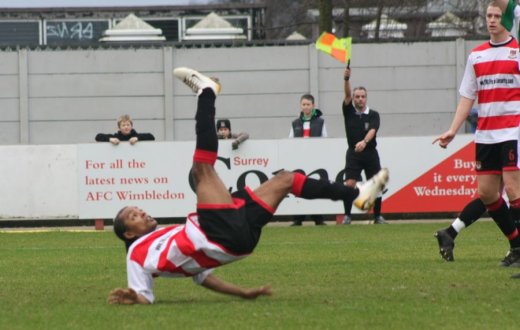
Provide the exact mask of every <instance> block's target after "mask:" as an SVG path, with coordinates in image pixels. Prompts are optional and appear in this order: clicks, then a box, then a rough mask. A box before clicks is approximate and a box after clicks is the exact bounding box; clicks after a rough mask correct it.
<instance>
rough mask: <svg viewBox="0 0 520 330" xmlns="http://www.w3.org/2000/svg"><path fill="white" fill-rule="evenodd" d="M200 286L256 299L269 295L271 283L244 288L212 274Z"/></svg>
mask: <svg viewBox="0 0 520 330" xmlns="http://www.w3.org/2000/svg"><path fill="white" fill-rule="evenodd" d="M202 286H203V287H205V288H208V289H210V290H213V291H215V292H218V293H223V294H228V295H231V296H237V297H240V298H244V299H256V298H257V297H259V296H270V295H271V294H272V291H271V285H264V286H261V287H259V288H251V289H246V288H241V287H239V286H236V285H234V284H231V283H228V282H225V281H223V280H221V279H219V278H218V277H216V276H214V275H212V274H210V275H208V277H206V279H205V280H204V282H202Z"/></svg>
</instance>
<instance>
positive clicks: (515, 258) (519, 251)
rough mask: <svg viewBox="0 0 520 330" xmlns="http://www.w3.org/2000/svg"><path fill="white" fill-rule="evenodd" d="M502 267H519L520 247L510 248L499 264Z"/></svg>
mask: <svg viewBox="0 0 520 330" xmlns="http://www.w3.org/2000/svg"><path fill="white" fill-rule="evenodd" d="M500 266H502V267H520V247H517V248H511V250H509V251H508V252H507V254H506V256H505V258H504V259H502V261H501V262H500Z"/></svg>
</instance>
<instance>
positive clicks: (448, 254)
mask: <svg viewBox="0 0 520 330" xmlns="http://www.w3.org/2000/svg"><path fill="white" fill-rule="evenodd" d="M433 236H435V237H436V238H437V242H438V243H439V253H440V254H441V257H442V259H444V260H446V261H454V260H455V259H454V258H453V249H454V248H455V240H454V239H453V238H452V237H451V236H450V234H448V231H447V230H446V229H441V230H437V231H436V232H435V234H433Z"/></svg>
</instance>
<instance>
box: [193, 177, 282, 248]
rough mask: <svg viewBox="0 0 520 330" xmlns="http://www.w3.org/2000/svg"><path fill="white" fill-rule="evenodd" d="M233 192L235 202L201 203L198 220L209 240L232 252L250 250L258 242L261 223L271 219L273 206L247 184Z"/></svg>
mask: <svg viewBox="0 0 520 330" xmlns="http://www.w3.org/2000/svg"><path fill="white" fill-rule="evenodd" d="M231 196H232V197H233V204H229V205H227V204H224V205H198V206H197V214H198V219H199V224H200V227H201V229H202V231H204V233H205V234H206V236H207V237H208V239H209V240H210V241H213V242H215V243H218V244H220V245H222V246H223V247H224V248H226V249H227V250H228V251H229V252H232V253H235V254H249V253H251V252H253V250H254V248H255V247H256V245H257V244H258V240H259V239H260V234H261V233H262V227H263V226H265V225H266V224H267V223H268V222H269V221H270V220H271V219H272V217H273V213H274V210H271V209H270V208H269V206H267V205H266V204H265V203H263V202H262V201H261V200H260V199H259V198H258V197H257V196H256V195H255V194H254V193H253V191H252V190H251V189H249V188H248V187H246V189H244V190H239V191H236V192H234V193H233V194H232V195H231Z"/></svg>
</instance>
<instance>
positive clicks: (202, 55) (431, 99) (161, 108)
mask: <svg viewBox="0 0 520 330" xmlns="http://www.w3.org/2000/svg"><path fill="white" fill-rule="evenodd" d="M478 43H479V42H478V41H463V40H457V41H451V42H421V43H398V44H387V43H385V44H355V45H354V46H353V60H352V66H351V67H352V69H353V76H352V84H353V85H354V86H357V85H363V86H365V87H367V88H368V91H369V94H368V95H369V105H370V106H371V107H373V108H375V109H376V110H378V111H379V112H380V113H381V117H382V118H381V119H382V126H381V130H380V136H416V135H431V134H434V135H435V134H437V133H439V132H441V131H443V130H445V129H446V128H447V127H448V126H449V123H450V122H451V119H452V117H453V112H454V110H455V106H456V103H457V99H458V95H457V94H458V93H457V89H458V84H459V82H460V79H461V76H462V72H463V70H464V66H465V62H466V56H467V54H468V52H469V50H471V48H473V47H474V46H475V45H476V44H478ZM176 66H190V67H193V68H196V69H198V70H200V71H202V72H204V73H207V74H209V75H214V76H218V77H219V78H220V80H221V82H222V84H223V90H222V94H221V96H220V97H219V98H218V100H217V116H218V117H227V118H230V119H231V120H232V127H233V131H235V132H237V131H247V132H249V133H250V135H251V138H255V139H272V138H284V137H287V136H288V134H289V127H290V122H291V120H292V119H293V118H295V117H296V116H297V115H298V113H299V106H298V104H299V97H300V96H301V95H302V94H303V93H308V92H311V93H312V94H314V95H315V96H316V98H317V105H318V107H319V108H320V109H322V111H323V112H324V113H325V120H326V124H327V127H328V131H329V135H330V136H331V137H343V136H344V134H345V132H344V128H343V123H342V118H341V108H340V105H341V101H342V98H343V94H342V93H343V92H342V88H343V83H342V71H343V65H342V64H341V63H339V62H337V61H335V60H333V59H332V58H331V57H329V56H327V55H325V54H322V53H318V52H317V51H316V50H315V49H314V45H309V46H273V47H241V48H200V49H195V48H191V49H186V48H172V47H163V48H142V49H77V50H38V49H36V50H28V49H20V50H6V51H3V52H0V114H1V115H0V144H1V145H9V144H64V143H65V144H67V143H84V142H92V141H93V139H94V136H95V135H96V133H98V132H107V133H109V132H114V131H116V129H117V128H116V121H115V120H116V118H117V117H118V116H119V115H121V114H125V113H127V114H129V115H130V116H132V117H133V118H134V126H135V128H136V129H137V131H141V132H152V133H153V134H154V135H155V136H156V138H157V140H167V141H171V140H177V141H180V140H192V139H194V132H193V126H194V120H193V116H194V104H195V103H194V96H193V94H192V93H191V91H190V90H189V89H188V88H186V87H185V86H183V84H182V83H180V82H178V81H176V80H175V79H173V76H172V74H171V71H172V69H173V68H174V67H176Z"/></svg>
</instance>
